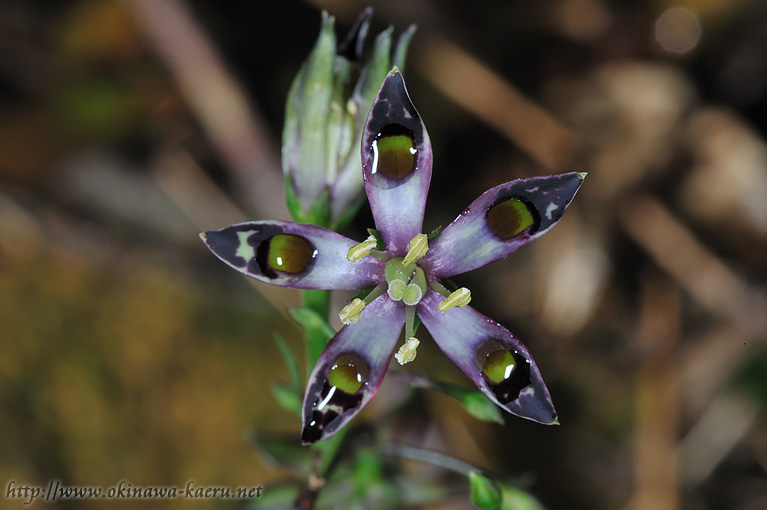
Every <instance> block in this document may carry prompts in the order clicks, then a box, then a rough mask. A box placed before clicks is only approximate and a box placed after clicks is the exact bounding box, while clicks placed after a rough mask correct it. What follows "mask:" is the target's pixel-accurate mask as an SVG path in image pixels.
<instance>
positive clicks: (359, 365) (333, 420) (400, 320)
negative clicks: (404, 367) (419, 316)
mask: <svg viewBox="0 0 767 510" xmlns="http://www.w3.org/2000/svg"><path fill="white" fill-rule="evenodd" d="M404 324H405V310H404V308H403V307H401V306H399V304H398V303H395V302H394V301H392V300H390V299H389V298H388V297H386V296H382V297H380V298H378V299H376V300H375V301H373V302H372V303H370V304H369V305H368V307H367V308H366V309H365V310H364V311H363V312H362V315H361V317H360V319H359V321H358V322H356V323H354V324H350V325H348V326H345V327H343V328H341V330H340V331H339V332H338V334H337V335H336V336H334V337H333V338H332V339H331V340H330V342H328V345H327V346H326V347H325V350H324V351H323V352H322V355H321V356H320V359H319V360H318V361H317V364H316V365H315V367H314V369H313V370H312V374H311V375H310V376H309V383H308V384H307V387H306V394H305V395H304V408H303V414H304V416H303V430H302V432H301V441H302V442H303V443H304V444H310V443H316V442H317V441H321V440H323V439H326V438H328V437H329V436H331V435H333V434H334V433H335V432H336V431H338V429H340V428H341V427H343V426H344V425H346V423H348V422H349V420H351V419H352V418H353V417H354V416H355V415H356V414H357V413H359V412H360V411H361V410H362V408H363V407H365V405H367V403H368V402H369V401H370V399H372V398H373V396H374V395H375V394H376V392H377V391H378V387H379V386H380V385H381V382H382V381H383V378H384V375H385V374H386V369H387V368H388V367H389V362H390V361H391V358H392V353H393V352H394V348H395V346H396V344H397V340H398V339H399V336H400V332H401V331H402V327H403V325H404Z"/></svg>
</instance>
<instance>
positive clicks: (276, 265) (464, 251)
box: [202, 67, 585, 443]
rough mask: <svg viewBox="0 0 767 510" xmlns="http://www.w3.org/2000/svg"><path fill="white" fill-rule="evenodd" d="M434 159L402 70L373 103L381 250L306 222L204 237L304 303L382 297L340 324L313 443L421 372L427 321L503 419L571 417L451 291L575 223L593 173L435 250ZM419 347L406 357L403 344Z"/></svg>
mask: <svg viewBox="0 0 767 510" xmlns="http://www.w3.org/2000/svg"><path fill="white" fill-rule="evenodd" d="M431 167H432V150H431V142H430V141H429V135H428V133H427V132H426V128H425V126H424V124H423V122H422V121H421V117H420V116H419V114H418V112H417V111H416V109H415V107H414V106H413V103H412V102H411V101H410V97H409V96H408V93H407V90H406V88H405V82H404V80H403V78H402V75H401V74H400V72H399V70H398V69H397V68H396V67H395V68H394V69H393V70H392V71H391V72H390V73H389V74H388V76H387V77H386V79H385V80H384V82H383V85H382V86H381V89H380V91H379V92H378V96H377V97H376V99H375V100H374V102H373V105H372V108H371V110H370V114H369V116H368V118H367V122H366V124H365V129H364V132H363V135H362V170H363V176H364V181H365V191H366V193H367V196H368V199H369V201H370V207H371V209H372V212H373V217H374V218H375V223H376V229H377V231H378V234H379V237H378V238H376V237H374V236H371V237H370V238H368V239H367V240H365V241H363V242H362V243H355V242H354V241H352V240H351V239H348V238H346V237H344V236H342V235H340V234H337V233H335V232H333V231H331V230H328V229H325V228H322V227H318V226H315V225H307V224H301V223H293V222H283V221H256V222H250V223H241V224H238V225H233V226H231V227H227V228H224V229H221V230H215V231H210V232H206V233H205V234H203V235H202V237H203V240H204V241H205V243H206V244H207V246H208V247H209V248H210V249H211V251H213V253H215V254H216V256H218V257H219V258H220V259H221V260H223V261H224V262H226V263H227V264H229V265H230V266H232V267H233V268H235V269H237V270H238V271H240V272H242V273H244V274H246V275H248V276H252V277H254V278H256V279H258V280H261V281H265V282H268V283H272V284H275V285H281V286H287V287H293V288H297V289H365V288H372V289H373V290H372V292H370V293H368V294H367V295H366V296H365V297H364V298H363V299H360V298H356V299H354V300H353V301H352V302H351V303H350V304H349V305H348V306H346V307H345V308H344V309H343V310H342V311H341V313H340V314H339V315H340V317H341V319H342V321H343V322H344V323H345V324H346V325H345V326H344V327H343V328H342V329H341V330H340V331H339V332H338V333H337V334H336V335H335V337H333V338H332V339H331V340H330V342H328V344H327V346H326V347H325V350H324V351H323V353H322V355H321V356H320V358H319V360H318V362H317V364H316V365H315V367H314V370H313V371H312V374H311V376H310V378H309V381H308V385H307V389H306V394H305V397H304V403H303V432H302V435H301V438H302V440H303V441H304V442H305V443H314V442H316V441H319V440H321V439H324V438H326V437H328V436H330V435H331V434H333V433H334V432H336V431H337V430H338V429H339V428H341V427H342V426H343V425H345V424H346V423H347V422H348V421H349V420H350V419H351V418H352V417H353V416H354V415H356V414H357V413H358V412H359V411H360V410H361V409H362V408H363V407H364V406H365V405H366V404H367V403H368V402H369V401H370V399H371V398H372V397H373V395H375V393H376V391H377V390H378V387H379V386H380V384H381V381H382V380H383V377H384V374H385V373H386V370H387V367H388V365H389V362H390V360H391V358H392V355H394V356H395V357H396V358H397V360H398V361H399V362H400V363H401V364H404V363H407V362H409V361H412V360H413V359H414V358H415V355H416V352H417V351H416V349H417V347H418V344H419V341H418V339H417V338H415V336H414V322H415V316H416V314H417V316H418V317H419V318H420V320H421V322H422V324H423V325H424V326H425V327H426V329H427V330H428V331H429V333H431V336H432V337H433V338H434V341H435V342H437V345H439V347H440V348H441V349H442V351H443V352H444V353H445V354H446V355H447V356H448V358H450V359H451V360H452V361H453V363H455V364H456V366H458V368H460V369H461V371H462V372H463V373H464V374H466V375H467V376H468V377H469V378H470V379H471V380H472V381H473V382H474V384H476V385H477V387H478V388H479V389H480V390H481V391H482V392H483V393H484V394H485V395H486V396H487V397H488V398H490V399H491V400H492V401H493V402H495V403H496V404H498V405H499V406H500V407H502V408H503V409H505V410H507V411H509V412H511V413H513V414H516V415H518V416H521V417H523V418H528V419H531V420H534V421H537V422H539V423H544V424H553V423H557V415H556V411H555V410H554V405H553V404H552V402H551V397H550V396H549V392H548V390H547V388H546V386H545V384H544V383H543V379H542V378H541V374H540V372H539V371H538V367H537V366H536V364H535V362H534V361H533V358H532V356H530V353H529V352H528V351H527V349H526V348H525V346H524V345H522V343H521V342H520V341H519V340H517V339H516V338H515V337H514V336H513V335H512V334H511V333H510V332H509V331H508V330H507V329H505V328H504V327H503V326H501V325H500V324H498V323H497V322H495V321H494V320H492V319H490V318H488V317H485V316H484V315H482V314H480V313H479V312H477V311H476V310H474V309H473V308H471V307H470V306H466V305H467V304H468V302H469V300H470V299H471V293H470V292H469V291H468V289H465V288H461V289H457V290H454V291H452V292H450V291H448V290H447V289H446V288H445V284H446V283H445V281H444V279H446V278H448V277H451V276H453V275H457V274H460V273H464V272H466V271H470V270H472V269H475V268H478V267H481V266H484V265H485V264H489V263H490V262H493V261H495V260H498V259H501V258H503V257H506V256H507V255H509V254H510V253H512V252H513V251H515V250H516V249H517V248H519V247H521V246H523V245H525V244H527V243H529V242H530V241H532V240H533V239H536V238H538V237H540V236H541V235H543V234H544V233H545V232H547V231H548V230H549V229H550V228H551V227H552V226H553V225H554V224H555V223H557V221H559V219H560V218H561V217H562V214H563V213H564V212H565V209H566V208H567V206H568V205H569V203H570V201H571V200H572V199H573V197H574V196H575V193H576V192H577V191H578V188H580V186H581V184H582V183H583V179H584V178H585V174H583V173H567V174H562V175H552V176H546V177H534V178H530V179H521V180H516V181H511V182H507V183H505V184H501V185H499V186H496V187H494V188H492V189H490V190H488V191H486V192H485V193H483V194H482V195H481V196H480V197H479V198H477V199H476V200H475V201H474V202H472V203H471V204H470V205H469V206H468V207H467V208H466V209H465V210H464V211H463V212H462V213H461V214H460V215H459V216H458V217H457V218H456V219H455V220H454V221H453V222H452V223H451V224H450V225H448V226H447V227H446V228H445V229H444V230H443V231H442V232H441V233H439V234H438V235H437V236H436V237H434V238H432V239H428V238H427V236H425V235H424V234H423V233H422V232H421V229H422V224H423V216H424V207H425V204H426V195H427V192H428V189H429V182H430V180H431ZM403 328H404V329H405V339H406V341H405V344H404V345H402V346H401V347H400V348H399V350H398V351H397V353H396V354H394V353H395V349H396V348H397V343H398V340H399V337H400V332H401V331H402V329H403Z"/></svg>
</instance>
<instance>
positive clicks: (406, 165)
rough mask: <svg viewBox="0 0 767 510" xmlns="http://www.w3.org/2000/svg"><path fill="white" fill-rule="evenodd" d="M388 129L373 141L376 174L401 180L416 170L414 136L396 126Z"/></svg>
mask: <svg viewBox="0 0 767 510" xmlns="http://www.w3.org/2000/svg"><path fill="white" fill-rule="evenodd" d="M387 128H390V129H385V130H384V131H383V132H382V133H381V135H379V137H378V138H377V139H376V140H374V141H373V151H374V152H376V154H377V158H376V161H377V164H376V168H375V169H374V172H376V173H381V174H383V175H385V176H387V177H390V178H393V179H401V178H403V177H406V176H408V175H410V174H411V173H413V171H414V170H415V167H416V154H417V150H416V149H415V144H414V143H413V138H412V134H410V133H409V132H408V131H407V130H406V129H405V128H404V127H402V126H399V125H396V124H395V125H390V126H387ZM388 133H392V134H388ZM405 133H407V134H405Z"/></svg>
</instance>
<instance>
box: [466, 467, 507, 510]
mask: <svg viewBox="0 0 767 510" xmlns="http://www.w3.org/2000/svg"><path fill="white" fill-rule="evenodd" d="M469 486H470V493H469V497H470V498H471V502H472V504H474V506H476V507H477V508H480V509H482V510H501V490H500V488H499V487H498V484H497V483H495V482H494V481H493V480H491V479H490V478H488V477H486V476H484V475H481V474H479V473H477V472H476V471H472V472H471V473H469Z"/></svg>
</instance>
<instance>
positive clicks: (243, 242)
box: [235, 230, 256, 263]
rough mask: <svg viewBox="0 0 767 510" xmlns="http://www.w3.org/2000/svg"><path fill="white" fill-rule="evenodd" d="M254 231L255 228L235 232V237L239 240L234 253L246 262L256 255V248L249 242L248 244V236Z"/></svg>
mask: <svg viewBox="0 0 767 510" xmlns="http://www.w3.org/2000/svg"><path fill="white" fill-rule="evenodd" d="M255 233H256V231H255V230H248V231H247V232H237V238H238V239H239V240H240V245H239V246H238V247H237V251H236V252H235V255H237V256H238V257H242V258H244V259H245V262H246V263H247V262H248V261H250V259H252V258H253V257H255V256H256V250H255V249H254V248H253V247H252V246H251V245H250V244H248V238H249V237H250V236H251V235H252V234H255Z"/></svg>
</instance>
